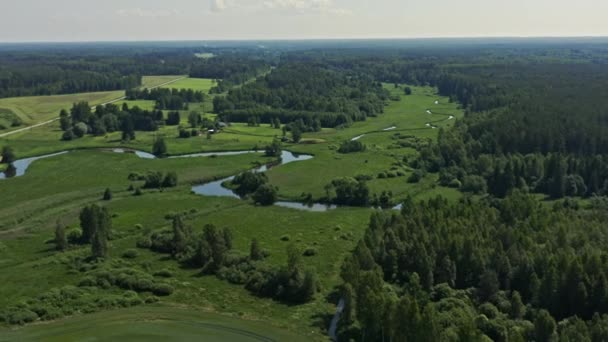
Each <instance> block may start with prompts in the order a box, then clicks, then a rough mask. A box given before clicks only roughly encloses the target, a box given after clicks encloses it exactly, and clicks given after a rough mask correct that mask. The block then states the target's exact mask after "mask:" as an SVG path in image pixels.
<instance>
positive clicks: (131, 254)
mask: <svg viewBox="0 0 608 342" xmlns="http://www.w3.org/2000/svg"><path fill="white" fill-rule="evenodd" d="M137 255H138V253H137V250H135V249H127V250H126V251H124V253H122V257H123V258H125V259H135V258H137Z"/></svg>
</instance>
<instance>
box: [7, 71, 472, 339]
mask: <svg viewBox="0 0 608 342" xmlns="http://www.w3.org/2000/svg"><path fill="white" fill-rule="evenodd" d="M184 81H188V82H191V80H184ZM180 82H181V81H180ZM386 87H387V89H389V90H390V91H391V92H394V94H401V93H402V92H403V89H401V88H399V89H395V88H393V86H392V85H390V86H389V85H386ZM413 90H414V93H413V95H411V96H405V95H402V96H401V100H400V101H393V102H390V103H389V104H388V106H387V107H386V110H385V113H384V114H382V115H380V116H378V117H377V118H369V119H368V120H367V121H365V122H358V123H355V124H354V125H352V127H349V128H346V129H342V130H335V129H323V130H322V131H321V132H317V133H306V134H305V135H304V138H305V139H304V142H303V143H300V144H297V145H290V144H288V145H286V146H285V148H286V149H289V150H291V151H294V152H301V153H309V154H313V155H314V156H315V158H314V159H312V160H308V161H305V162H298V163H291V164H287V165H283V166H281V167H278V168H275V169H272V170H271V171H269V172H268V176H269V179H270V181H271V183H272V184H273V185H277V186H278V187H279V194H280V197H282V198H286V199H298V198H300V195H301V194H302V193H303V192H306V193H312V194H313V195H314V197H316V198H318V197H322V196H324V195H325V191H324V186H325V185H326V184H327V183H329V182H331V180H332V179H334V178H336V177H343V176H356V175H361V174H366V175H370V176H372V177H373V180H371V181H370V182H369V185H370V188H371V190H372V193H374V192H375V193H378V192H381V191H384V190H387V191H388V190H390V191H392V192H393V193H394V195H395V199H402V198H404V197H405V196H407V195H413V196H416V197H417V198H428V197H430V196H435V195H438V194H441V195H443V196H447V197H448V198H458V197H459V196H460V195H459V193H458V192H457V191H456V190H454V189H447V188H443V187H439V186H437V185H436V183H437V175H427V176H426V177H425V178H424V179H423V180H422V181H421V182H419V183H416V184H410V183H408V182H407V177H408V176H409V175H410V174H411V172H412V170H411V169H410V168H409V167H408V166H407V163H406V162H405V160H404V158H413V157H414V156H415V155H416V153H417V152H416V150H415V149H414V148H412V147H402V146H399V145H398V144H397V142H398V141H399V140H400V139H399V137H400V136H401V135H408V136H409V138H408V139H417V140H418V141H422V142H424V141H428V140H432V139H436V136H437V132H438V130H437V129H432V128H430V127H427V126H426V124H427V123H430V122H432V123H433V125H434V126H437V127H442V126H449V125H452V124H453V123H454V120H453V119H452V120H450V119H448V118H449V115H453V116H454V117H455V118H459V117H462V115H463V114H462V111H461V110H459V109H458V108H457V106H456V105H455V104H450V103H448V102H447V101H446V99H445V98H441V97H438V96H437V95H436V93H435V91H434V89H432V88H424V87H420V88H413ZM435 101H439V104H437V105H436V104H434V103H435ZM142 105H143V103H142ZM428 109H430V110H431V112H435V114H427V112H426V111H427V110H428ZM185 116H186V115H182V121H183V124H185V119H186V118H185ZM392 126H395V127H396V128H395V129H394V130H392V131H383V129H385V128H388V127H392ZM158 134H160V135H164V136H165V137H166V141H167V143H168V147H169V153H171V154H183V153H192V152H200V151H214V150H215V151H218V150H243V149H247V150H250V149H252V148H253V147H254V146H256V145H257V146H258V147H260V148H262V147H263V146H264V145H265V144H267V143H269V142H271V141H272V140H273V139H274V138H275V137H276V136H279V137H280V136H281V135H282V132H281V130H278V129H273V128H271V127H269V125H261V126H260V127H249V126H247V125H246V124H244V123H235V124H232V126H230V127H229V128H227V129H226V130H225V131H224V132H222V133H220V134H217V135H214V136H212V138H211V139H207V138H206V137H204V136H202V137H195V138H190V139H179V138H177V128H176V126H171V127H163V128H161V130H160V131H159V132H153V133H146V132H137V138H136V140H135V141H132V142H130V143H128V144H126V147H132V148H137V149H142V150H146V151H150V149H151V146H152V140H153V138H154V136H155V135H158ZM60 135H61V132H60V130H59V127H58V125H57V124H56V123H54V124H52V125H48V126H46V127H39V128H36V129H33V130H31V131H28V132H24V133H20V134H15V135H14V136H11V137H8V138H5V139H0V146H2V145H4V144H8V145H11V146H12V147H14V149H15V151H16V153H17V155H18V156H19V157H24V156H31V155H37V154H43V153H50V152H56V151H61V150H66V149H78V148H91V147H102V148H109V147H115V146H124V144H123V143H122V142H121V141H120V136H119V133H112V134H108V135H107V136H105V137H85V138H82V139H78V140H74V141H70V142H63V141H60V140H59V137H60ZM359 135H364V136H363V137H361V138H360V140H361V141H362V142H364V143H365V144H366V145H367V147H368V150H367V151H366V152H362V153H352V154H339V153H337V151H336V149H337V147H338V146H339V144H340V143H341V142H342V141H345V140H350V139H352V138H353V137H355V136H359ZM264 161H267V159H266V158H265V157H263V156H262V155H258V154H247V155H239V156H231V157H218V158H189V159H160V160H144V159H139V158H137V157H135V156H134V155H131V154H117V153H112V152H108V151H99V150H84V151H74V152H70V153H68V154H64V155H61V156H58V157H53V158H49V159H44V160H40V161H36V162H35V163H33V164H32V165H31V166H30V169H28V172H27V174H26V175H25V176H23V177H17V178H14V179H8V180H5V181H0V193H2V194H3V205H2V207H1V208H0V283H2V284H4V285H3V286H2V287H0V307H6V306H9V305H15V304H17V303H19V302H21V301H24V300H26V299H27V298H31V297H34V296H36V295H38V294H39V293H41V292H44V291H48V290H50V289H52V288H57V287H61V286H64V285H66V284H67V285H76V284H78V282H79V280H80V278H81V277H82V274H80V273H78V272H73V271H69V270H68V268H67V266H66V260H69V259H70V258H72V257H74V256H78V255H81V256H86V255H87V254H88V253H89V251H88V247H75V248H73V249H71V250H70V251H68V252H66V253H57V252H56V251H54V250H53V248H52V244H49V243H48V242H49V241H50V240H51V239H52V237H53V231H54V226H55V220H56V219H57V218H61V220H62V221H63V222H64V223H65V224H67V225H68V226H69V229H73V228H75V227H76V226H77V225H78V213H79V210H80V209H81V208H82V206H83V205H84V204H87V203H94V202H100V199H101V195H102V193H103V190H104V189H105V188H106V187H109V188H110V189H112V191H113V193H114V198H113V199H112V201H110V202H103V203H102V204H104V205H106V206H108V207H109V209H110V210H111V212H112V213H113V216H114V217H113V231H114V233H115V239H114V240H112V241H111V243H110V256H111V260H114V261H116V260H120V262H121V263H124V264H127V265H128V266H129V267H132V268H134V269H141V270H146V269H148V268H150V267H152V268H153V269H168V270H170V271H171V273H172V274H173V276H172V278H171V279H169V280H168V282H169V283H170V284H171V285H172V286H173V287H174V288H175V290H176V291H175V292H174V293H173V294H172V295H171V296H169V297H164V298H163V300H162V301H161V304H162V305H165V306H163V309H162V310H167V311H166V312H167V313H168V314H167V315H169V316H174V317H177V318H175V320H174V321H170V320H166V319H164V318H163V317H165V316H163V317H161V318H158V319H154V318H150V319H145V318H146V317H157V316H155V315H157V314H158V313H157V312H152V313H147V310H153V309H152V308H151V307H149V306H144V307H138V308H135V309H125V310H119V311H112V312H107V313H99V314H93V315H91V316H84V317H83V316H79V317H74V318H71V319H68V320H65V321H60V322H58V323H51V324H41V325H33V326H28V327H25V328H23V329H17V330H16V331H13V332H10V333H7V334H8V335H6V336H10V338H9V339H13V338H12V337H13V336H14V338H15V339H18V340H22V339H24V340H26V339H34V340H36V339H46V336H51V334H53V336H58V337H57V338H58V340H64V339H68V340H69V339H79V338H81V337H83V336H88V335H87V332H86V331H80V330H77V329H76V328H75V327H77V326H78V325H81V324H83V322H89V321H91V322H92V321H95V322H99V323H96V324H99V326H100V327H101V329H99V330H100V331H102V332H100V333H99V334H98V337H99V339H101V340H104V339H107V340H111V339H127V340H128V339H139V337H140V336H141V338H146V339H154V338H158V339H162V338H164V337H166V335H163V331H164V330H165V329H166V331H174V330H176V331H180V332H183V335H179V334H178V335H177V337H176V338H183V339H189V337H190V336H191V334H202V335H204V336H205V337H207V336H209V339H208V340H210V341H213V339H214V338H217V339H221V340H226V339H229V340H237V341H238V340H239V339H240V338H248V337H250V336H251V334H248V336H247V337H245V336H242V335H238V334H237V335H230V334H232V332H227V331H222V332H220V335H217V334H216V332H217V329H215V328H214V327H215V325H213V324H216V323H209V322H220V323H217V324H227V325H229V326H230V327H237V329H242V330H245V331H248V332H256V333H258V331H259V330H257V329H258V327H259V323H257V321H264V322H265V323H264V324H265V325H264V326H263V327H260V329H262V330H261V331H262V332H263V333H264V334H261V335H263V336H265V337H268V338H271V339H275V340H286V339H288V338H291V337H289V335H284V333H283V331H289V332H293V333H295V334H297V335H299V336H303V338H305V339H306V340H326V339H327V338H326V337H325V329H326V328H327V326H328V321H329V319H331V315H332V312H333V311H334V310H335V307H334V305H333V304H331V303H330V302H328V300H327V298H328V297H331V296H332V293H333V292H334V291H335V287H336V286H337V285H338V284H339V283H340V279H339V270H340V265H341V262H342V260H343V257H344V255H346V254H347V253H348V252H349V251H351V250H352V248H353V247H354V245H355V243H356V241H358V239H360V238H361V236H362V234H363V232H364V230H365V227H366V226H367V222H368V219H369V215H370V213H371V212H372V209H368V208H340V209H336V210H331V211H328V212H324V213H313V212H306V211H299V210H294V209H287V208H281V207H275V206H272V207H256V206H254V205H252V204H251V203H250V202H249V201H241V200H238V199H232V198H220V197H202V196H198V195H194V194H192V193H191V192H190V188H191V186H190V184H191V183H196V182H199V181H202V180H206V179H212V178H217V177H222V176H227V175H231V174H235V173H237V172H239V171H242V170H246V169H249V168H251V167H252V165H253V163H255V162H264ZM169 170H175V171H177V172H178V176H179V180H180V186H178V187H177V188H173V189H170V190H165V191H163V192H160V191H145V193H144V195H143V196H133V195H132V192H131V191H127V188H128V187H129V185H131V184H132V182H130V181H129V180H128V179H127V176H128V174H129V173H131V172H139V173H146V172H147V171H163V172H166V171H169ZM396 171H400V172H401V173H402V176H400V177H395V178H382V179H379V178H377V175H378V174H379V173H383V172H396ZM91 175H94V177H92V176H91ZM138 184H139V185H140V183H135V185H136V186H137V185H138ZM176 212H188V213H189V214H188V216H187V219H186V224H187V225H189V226H191V227H192V228H193V230H194V231H195V232H199V231H201V230H202V228H203V226H204V225H205V224H209V223H211V224H215V225H217V226H219V227H229V228H231V230H232V232H233V235H234V249H236V250H238V251H240V252H242V253H247V252H248V250H249V244H250V242H251V239H253V238H257V239H258V240H259V241H260V243H261V245H262V248H265V249H267V250H268V251H269V252H270V256H269V257H268V259H267V261H268V262H269V263H271V264H274V265H284V264H285V262H286V248H287V246H288V245H289V244H291V243H293V244H295V245H296V246H297V247H299V248H300V249H305V248H309V247H311V248H315V249H316V250H317V251H318V253H317V254H316V255H315V256H312V257H306V258H305V259H304V261H305V263H306V265H307V266H313V267H315V268H316V270H317V273H318V275H319V279H320V282H321V286H322V290H321V293H319V294H318V295H317V296H316V298H315V299H314V300H313V301H312V302H310V303H308V304H304V305H295V306H290V305H285V304H282V303H280V302H277V301H274V300H271V299H265V298H258V297H255V296H252V295H251V294H250V293H249V292H248V291H247V290H246V289H244V288H243V286H239V285H231V284H229V283H228V282H226V281H222V280H219V279H218V278H217V277H215V276H200V274H199V271H200V270H196V269H188V268H184V267H180V266H179V264H177V263H176V262H175V260H172V259H171V258H167V257H166V256H165V255H161V254H157V253H153V252H151V251H149V250H140V249H138V255H137V257H136V258H135V259H133V260H129V261H126V260H122V258H121V257H120V256H121V255H122V252H123V251H125V250H126V249H132V248H134V247H135V243H136V241H137V239H138V238H139V237H140V236H141V231H140V230H139V229H141V228H136V227H144V229H146V230H157V229H162V228H167V227H170V224H171V222H170V220H168V219H167V218H166V215H167V214H168V213H176ZM284 237H288V240H289V241H284ZM100 291H102V290H100ZM166 305H179V306H188V307H194V308H197V310H201V311H200V312H197V313H196V314H195V316H196V317H197V318H198V319H199V321H197V320H195V319H191V318H189V316H188V315H191V314H192V311H191V310H189V311H188V312H185V313H184V316H180V315H181V314H180V313H175V314H173V311H171V310H172V309H167V306H166ZM154 310H156V309H154ZM159 310H161V309H159ZM219 314H221V315H219ZM224 314H228V315H230V316H233V317H239V318H240V319H241V320H238V321H232V323H222V322H224V321H225V320H226V319H228V318H226V316H223V315H224ZM122 315H125V316H122ZM129 315H132V316H140V317H143V318H142V319H141V320H138V319H136V318H128V317H131V316H129ZM111 317H118V318H116V319H115V320H114V319H113V318H111ZM120 317H127V318H124V319H123V320H125V321H130V322H132V323H133V324H132V325H121V324H120V322H122V320H121V319H120ZM72 322H73V323H72ZM151 322H154V324H152V323H151ZM193 322H199V323H193ZM148 323H150V324H148ZM210 324H211V325H210ZM106 327H107V328H106ZM131 328H132V329H131ZM47 329H48V334H49V335H44V334H47ZM214 329H215V330H214ZM239 331H240V330H239ZM224 333H226V334H224ZM79 334H84V335H79ZM141 334H143V335H141ZM0 335H2V336H4V334H1V331H0ZM62 337H63V339H62ZM50 338H51V337H49V339H50ZM0 339H1V338H0ZM206 340H207V339H206ZM294 340H295V338H294ZM245 341H246V339H245Z"/></svg>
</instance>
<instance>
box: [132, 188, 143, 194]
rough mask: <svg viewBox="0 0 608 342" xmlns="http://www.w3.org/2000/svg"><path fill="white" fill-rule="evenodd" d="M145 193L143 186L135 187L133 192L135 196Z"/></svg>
mask: <svg viewBox="0 0 608 342" xmlns="http://www.w3.org/2000/svg"><path fill="white" fill-rule="evenodd" d="M143 194H144V193H143V192H142V191H141V188H137V189H135V192H133V196H141V195H143Z"/></svg>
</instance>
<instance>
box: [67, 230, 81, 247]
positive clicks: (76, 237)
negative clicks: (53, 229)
mask: <svg viewBox="0 0 608 342" xmlns="http://www.w3.org/2000/svg"><path fill="white" fill-rule="evenodd" d="M81 240H82V231H80V229H73V230H70V232H69V233H68V242H69V243H71V244H78V243H80V241H81Z"/></svg>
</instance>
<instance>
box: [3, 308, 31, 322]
mask: <svg viewBox="0 0 608 342" xmlns="http://www.w3.org/2000/svg"><path fill="white" fill-rule="evenodd" d="M37 319H38V314H36V313H35V312H33V311H31V310H29V309H15V310H14V311H11V312H9V314H8V315H7V322H8V323H9V324H25V323H31V322H33V321H35V320H37Z"/></svg>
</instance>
